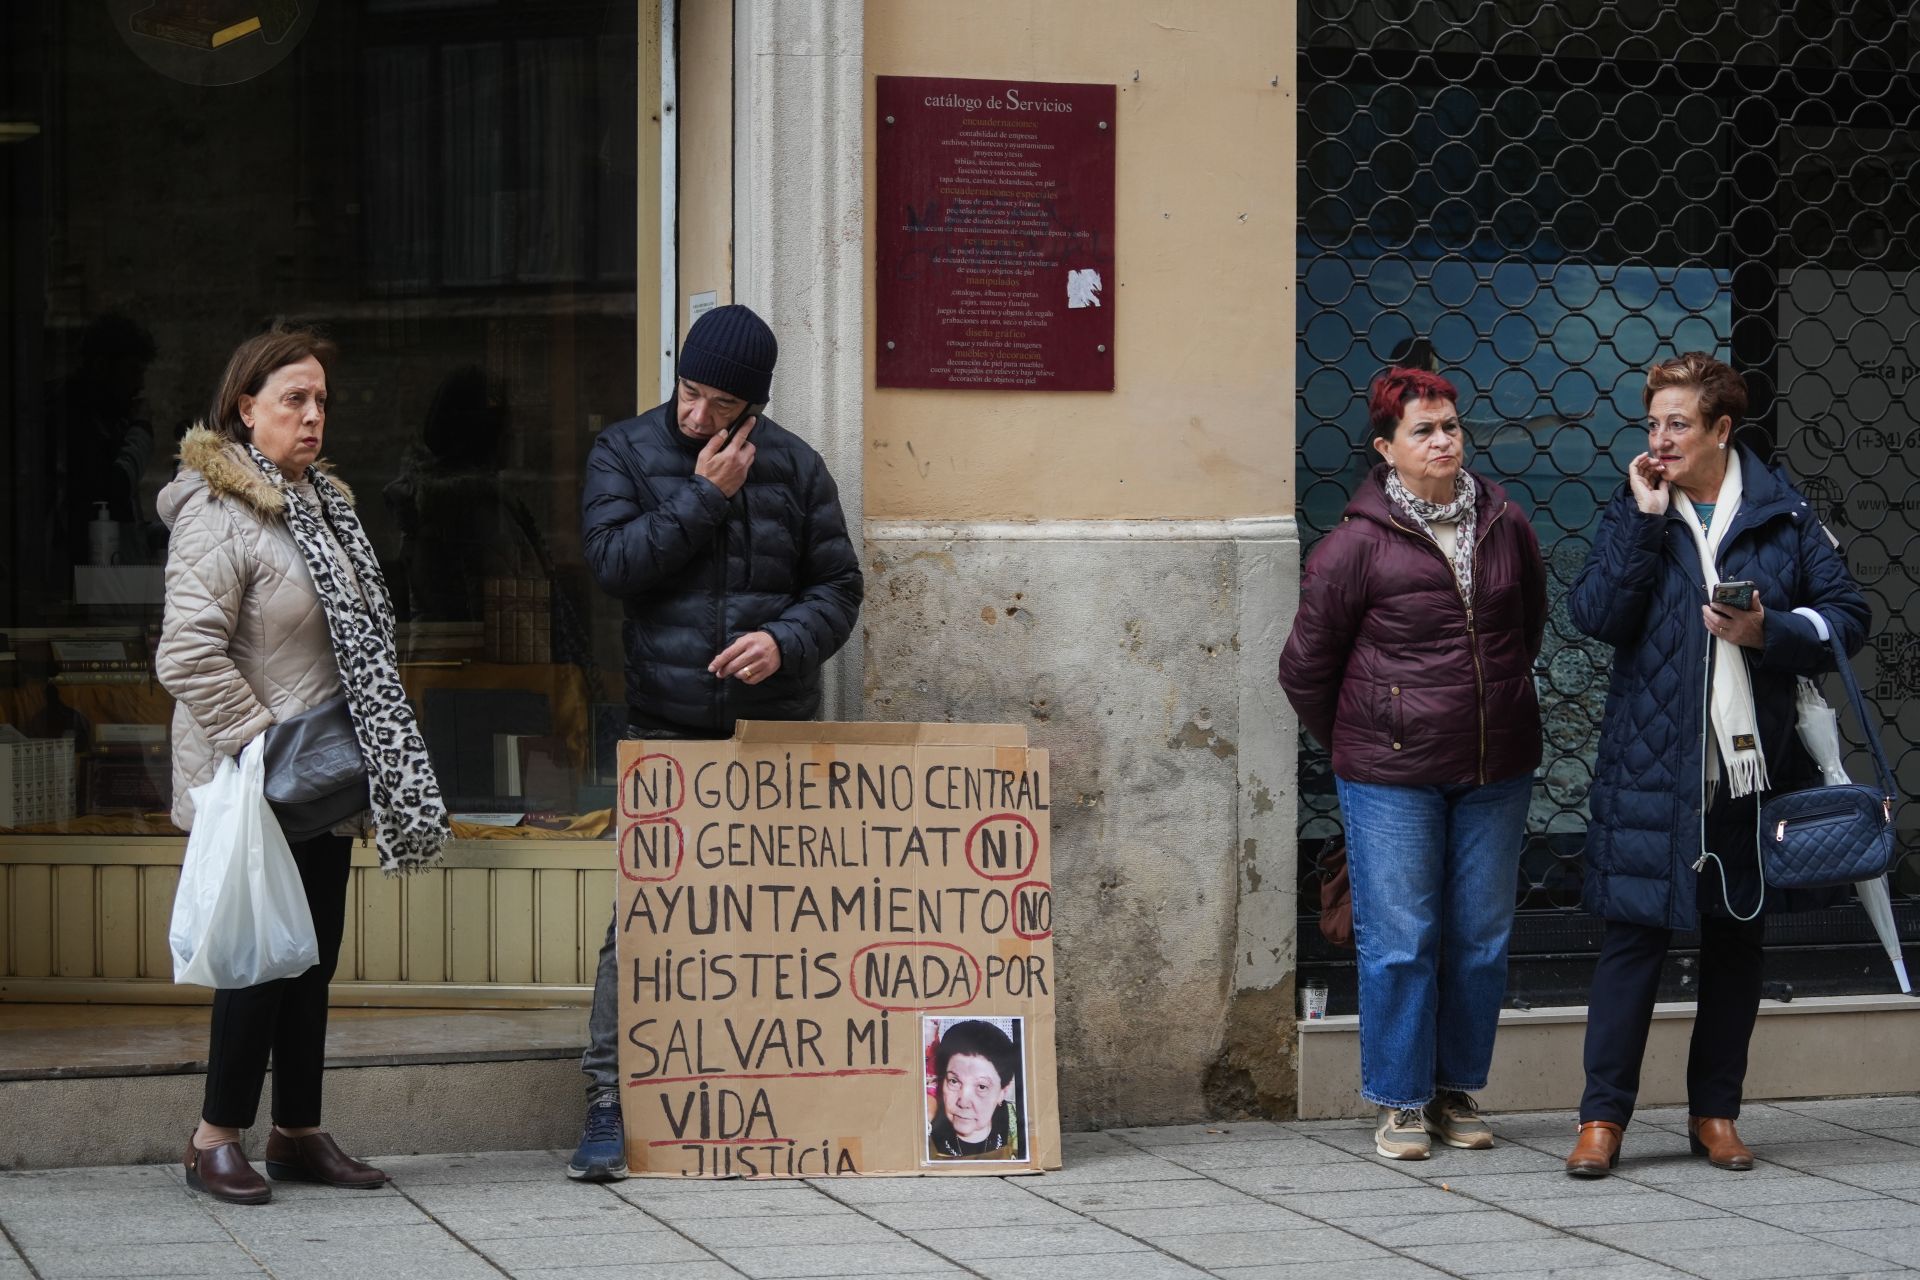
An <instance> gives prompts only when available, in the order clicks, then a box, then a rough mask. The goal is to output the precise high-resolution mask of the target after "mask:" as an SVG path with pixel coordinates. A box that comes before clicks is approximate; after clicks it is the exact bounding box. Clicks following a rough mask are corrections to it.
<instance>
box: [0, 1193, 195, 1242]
mask: <svg viewBox="0 0 1920 1280" xmlns="http://www.w3.org/2000/svg"><path fill="white" fill-rule="evenodd" d="M91 1200H92V1197H88V1198H87V1201H88V1202H82V1203H78V1204H76V1203H74V1202H72V1201H64V1202H60V1203H55V1204H35V1205H33V1206H32V1207H31V1208H28V1209H13V1210H8V1211H7V1212H5V1213H4V1214H0V1221H3V1222H5V1223H6V1227H7V1230H8V1231H10V1232H12V1233H13V1236H14V1238H15V1239H16V1240H18V1241H19V1242H20V1245H21V1247H22V1248H24V1249H27V1250H29V1251H32V1250H36V1249H59V1248H83V1249H84V1248H105V1247H106V1246H108V1245H123V1244H124V1245H166V1244H218V1243H223V1242H225V1241H228V1240H230V1239H232V1237H230V1236H229V1235H228V1234H227V1229H226V1228H225V1227H223V1226H221V1225H220V1222H219V1220H218V1219H217V1218H215V1217H214V1216H213V1215H212V1214H210V1213H208V1212H207V1211H206V1210H205V1209H202V1208H201V1207H200V1206H199V1205H197V1204H192V1203H182V1202H181V1200H180V1199H178V1198H175V1197H168V1198H167V1203H166V1207H165V1208H164V1209H160V1210H155V1209H148V1208H142V1209H124V1208H121V1207H119V1206H115V1207H114V1208H113V1209H111V1210H108V1211H106V1212H102V1208H101V1206H100V1205H98V1204H95V1203H90V1201H91ZM10 1252H11V1251H10V1250H8V1249H7V1248H6V1246H5V1243H4V1242H3V1241H0V1257H5V1256H7V1255H8V1254H9V1253H10Z"/></svg>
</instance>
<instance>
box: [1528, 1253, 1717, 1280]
mask: <svg viewBox="0 0 1920 1280" xmlns="http://www.w3.org/2000/svg"><path fill="white" fill-rule="evenodd" d="M1491 1274H1494V1275H1497V1276H1498V1277H1499V1280H1692V1277H1691V1276H1689V1275H1688V1274H1687V1273H1686V1272H1684V1271H1681V1270H1678V1269H1676V1268H1674V1267H1669V1266H1667V1265H1666V1264H1664V1263H1659V1262H1648V1261H1647V1260H1645V1259H1644V1258H1628V1259H1627V1260H1626V1261H1624V1262H1608V1263H1602V1264H1601V1265H1600V1266H1597V1267H1592V1266H1586V1267H1549V1268H1547V1269H1546V1270H1544V1271H1499V1272H1493V1273H1491Z"/></svg>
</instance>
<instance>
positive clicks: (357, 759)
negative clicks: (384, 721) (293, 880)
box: [261, 694, 370, 844]
mask: <svg viewBox="0 0 1920 1280" xmlns="http://www.w3.org/2000/svg"><path fill="white" fill-rule="evenodd" d="M261 754H262V755H263V756H264V757H265V759H264V760H263V762H262V763H263V764H264V765H265V767H266V795H267V804H268V805H269V806H271V807H272V809H273V816H274V817H276V818H278V819H279V820H280V831H281V833H282V834H283V835H285V836H286V837H287V841H288V843H290V844H291V843H293V842H295V841H299V840H310V839H312V838H313V837H314V836H317V835H324V834H325V833H327V832H329V831H331V830H333V828H334V827H336V826H338V825H339V824H340V823H342V822H345V821H347V820H348V819H350V818H354V817H357V816H359V815H360V814H361V813H364V812H365V811H366V809H367V807H368V805H369V803H370V801H369V800H368V798H367V763H366V761H365V760H364V759H362V758H361V756H360V739H359V738H358V737H357V736H355V734H354V732H353V713H352V712H351V711H349V710H348V709H347V698H346V695H345V694H341V695H340V696H339V697H337V698H334V699H331V700H330V701H327V702H323V703H321V704H320V705H319V706H317V707H310V708H308V709H307V710H305V711H302V712H301V713H300V714H299V715H297V716H289V717H288V718H287V719H285V720H282V721H281V722H280V723H278V724H276V725H273V726H271V727H270V728H268V730H267V741H266V747H265V750H264V751H263V752H262V753H261Z"/></svg>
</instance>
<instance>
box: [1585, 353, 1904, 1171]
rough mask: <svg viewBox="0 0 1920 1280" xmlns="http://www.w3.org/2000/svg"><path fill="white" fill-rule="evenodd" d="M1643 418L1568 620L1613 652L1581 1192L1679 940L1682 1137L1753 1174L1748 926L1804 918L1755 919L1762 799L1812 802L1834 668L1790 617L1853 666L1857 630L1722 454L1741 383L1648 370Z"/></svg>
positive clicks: (1597, 784) (1824, 544) (1853, 614)
mask: <svg viewBox="0 0 1920 1280" xmlns="http://www.w3.org/2000/svg"><path fill="white" fill-rule="evenodd" d="M1645 401H1646V406H1647V451H1646V452H1645V453H1643V454H1640V455H1639V456H1638V457H1636V458H1634V460H1633V461H1632V462H1631V463H1630V464H1628V468H1627V483H1626V484H1625V485H1623V486H1621V489H1620V491H1619V493H1618V494H1616V495H1615V496H1614V499H1613V501H1612V502H1611V503H1609V504H1608V506H1607V510H1606V512H1605V514H1604V515H1603V517H1602V518H1601V522H1600V530H1599V532H1598V533H1597V534H1596V535H1595V537H1594V541H1593V551H1592V554H1590V555H1589V556H1588V557H1587V563H1586V565H1585V567H1583V568H1582V569H1581V571H1580V575H1579V577H1578V578H1576V579H1575V580H1574V584H1573V592H1572V595H1571V597H1570V599H1569V602H1568V603H1569V607H1570V612H1571V613H1572V616H1573V621H1574V625H1575V626H1577V627H1579V628H1580V629H1581V630H1582V631H1584V632H1586V633H1587V634H1588V635H1590V636H1592V637H1594V638H1595V639H1597V640H1604V641H1606V642H1607V643H1609V644H1611V645H1613V647H1614V663H1613V677H1612V683H1611V686H1610V687H1609V689H1608V692H1607V706H1606V714H1605V718H1604V720H1603V721H1602V724H1601V730H1600V750H1599V759H1598V763H1597V767H1596V769H1595V774H1594V783H1593V791H1592V821H1591V823H1590V824H1589V826H1588V829H1587V850H1586V863H1587V871H1586V885H1585V892H1584V895H1583V897H1584V902H1585V905H1586V908H1587V910H1589V911H1591V912H1593V913H1594V914H1595V915H1598V916H1600V917H1602V918H1603V919H1604V920H1605V921H1606V938H1605V941H1604V942H1603V943H1602V945H1601V950H1600V958H1599V962H1598V964H1597V965H1596V967H1595V969H1594V976H1593V990H1592V993H1591V995H1590V996H1589V997H1588V1002H1587V1038H1586V1076H1587V1080H1586V1091H1585V1093H1584V1095H1583V1096H1582V1098H1581V1102H1580V1136H1579V1142H1578V1144H1577V1145H1576V1146H1575V1148H1574V1151H1573V1154H1572V1155H1571V1156H1569V1157H1568V1159H1567V1172H1569V1173H1571V1174H1573V1175H1575V1176H1577V1177H1604V1176H1605V1175H1606V1174H1607V1172H1608V1171H1609V1170H1610V1169H1611V1168H1612V1167H1613V1165H1614V1164H1615V1162H1616V1161H1617V1160H1618V1159H1619V1154H1620V1142H1621V1133H1622V1131H1623V1130H1624V1129H1625V1127H1626V1125H1627V1122H1628V1120H1629V1119H1630V1118H1631V1117H1632V1115H1633V1106H1634V1101H1635V1098H1636V1096H1637V1094H1638V1092H1639V1086H1640V1062H1641V1058H1642V1056H1643V1055H1644V1053H1645V1051H1646V1044H1647V1029H1648V1026H1649V1024H1650V1023H1651V1021H1652V1018H1653V1004H1654V996H1655V993H1656V991H1657V989H1658V987H1659V982H1660V970H1661V965H1662V963H1663V961H1664V960H1665V958H1666V954H1667V948H1668V946H1669V944H1670V943H1671V940H1672V937H1673V934H1674V933H1675V932H1679V931H1686V930H1694V929H1698V930H1699V931H1700V969H1699V974H1700V987H1699V1006H1698V1011H1697V1014H1696V1016H1695V1019H1694V1027H1693V1040H1692V1045H1691V1048H1690V1049H1689V1052H1688V1057H1687V1102H1688V1108H1687V1109H1688V1112H1689V1118H1688V1121H1687V1129H1688V1135H1689V1138H1690V1142H1691V1146H1692V1149H1693V1151H1694V1152H1695V1154H1697V1155H1704V1156H1706V1157H1707V1158H1708V1160H1709V1161H1711V1162H1712V1163H1713V1164H1714V1165H1715V1166H1716V1167H1719V1168H1723V1169H1750V1168H1752V1167H1753V1153H1752V1152H1751V1151H1749V1150H1748V1149H1747V1148H1746V1146H1745V1145H1744V1144H1743V1143H1742V1142H1741V1141H1740V1137H1739V1134H1738V1133H1737V1132H1736V1130H1735V1128H1734V1121H1735V1120H1736V1119H1737V1118H1738V1117H1739V1114H1740V1098H1741V1088H1742V1085H1743V1083H1744V1081H1745V1078H1746V1071H1747V1043H1748V1041H1749V1040H1750V1039H1751V1037H1752V1034H1753V1023H1754V1018H1755V1015H1756V1014H1757V1013H1758V1011H1759V1007H1760V968H1761V938H1762V934H1763V931H1764V930H1763V924H1764V920H1763V907H1764V908H1766V909H1774V910H1793V909H1796V908H1798V907H1804V906H1811V905H1818V902H1817V901H1815V900H1813V899H1814V896H1813V895H1807V894H1786V893H1780V892H1777V891H1775V892H1766V893H1764V902H1763V892H1764V891H1763V886H1762V884H1761V881H1760V877H1759V863H1758V852H1757V849H1756V841H1755V825H1756V823H1757V822H1758V810H1759V805H1760V804H1761V803H1762V802H1763V801H1764V800H1765V798H1766V797H1767V796H1769V795H1771V794H1773V793H1774V792H1776V791H1790V790H1794V789H1796V788H1798V787H1804V786H1812V785H1817V784H1818V782H1819V772H1818V769H1817V768H1816V767H1815V766H1814V763H1813V761H1812V759H1811V757H1809V756H1808V754H1807V753H1806V750H1805V748H1803V747H1802V746H1801V745H1800V742H1799V738H1798V735H1797V734H1796V732H1795V729H1794V720H1795V712H1794V690H1795V679H1796V677H1799V676H1803V675H1804V676H1815V675H1818V674H1819V673H1820V672H1821V671H1830V670H1832V668H1833V657H1832V650H1831V649H1830V648H1829V646H1828V645H1827V643H1826V642H1825V641H1823V640H1822V639H1821V638H1820V636H1819V634H1818V632H1817V631H1816V630H1815V629H1814V626H1813V624H1812V623H1811V622H1809V621H1808V620H1807V619H1805V618H1802V617H1796V616H1795V615H1794V613H1793V610H1794V609H1796V608H1803V607H1810V608H1813V609H1816V610H1818V611H1819V613H1820V615H1821V616H1822V617H1823V618H1824V619H1825V620H1826V622H1827V625H1828V626H1829V627H1831V628H1832V629H1833V631H1834V632H1835V633H1836V634H1837V635H1838V636H1839V637H1840V639H1841V641H1842V643H1843V644H1844V645H1845V647H1846V649H1847V651H1848V652H1849V653H1852V652H1854V651H1856V650H1858V649H1859V647H1860V645H1861V643H1862V642H1863V640H1864V639H1865V637H1866V633H1867V624H1868V621H1869V611H1868V608H1867V602H1866V600H1865V598H1864V597H1863V596H1862V595H1861V594H1860V588H1859V587H1858V586H1857V585H1855V583H1854V581H1853V578H1852V577H1851V576H1850V575H1849V574H1848V572H1847V568H1846V565H1845V564H1844V563H1843V562H1842V560H1841V558H1840V556H1839V554H1838V552H1837V551H1836V549H1835V543H1834V542H1833V540H1832V538H1831V537H1830V536H1829V535H1828V534H1827V532H1826V530H1825V528H1824V527H1823V526H1822V525H1821V524H1820V522H1819V520H1818V519H1817V518H1816V517H1815V514H1814V511H1813V508H1812V506H1811V505H1810V504H1809V503H1808V501H1807V499H1806V498H1805V497H1803V496H1802V495H1801V494H1800V492H1799V491H1798V490H1796V489H1795V488H1794V487H1793V485H1792V484H1791V483H1790V482H1789V481H1788V479H1787V477H1786V475H1785V473H1784V472H1783V471H1781V470H1778V469H1773V468H1769V467H1768V466H1767V465H1766V464H1765V463H1763V462H1762V461H1761V460H1760V459H1759V458H1758V457H1757V456H1756V455H1755V454H1753V453H1752V452H1751V451H1749V450H1747V449H1745V448H1742V447H1741V446H1739V445H1736V444H1734V443H1733V440H1732V436H1733V429H1734V426H1735V424H1736V423H1737V422H1738V421H1739V419H1740V417H1741V415H1742V414H1744V413H1745V412H1746V408H1747V391H1746V386H1745V384H1744V383H1743V382H1742V380H1741V378H1740V375H1739V374H1737V373H1735V372H1734V371H1733V370H1732V369H1730V368H1728V367H1727V366H1726V365H1724V364H1722V363H1721V362H1720V361H1718V360H1715V359H1713V358H1712V357H1710V356H1707V355H1703V354H1701V353H1699V352H1689V353H1688V354H1685V355H1682V356H1677V357H1675V358H1674V359H1671V360H1668V361H1665V362H1664V363H1661V364H1657V365H1655V366H1654V367H1653V368H1652V369H1650V370H1649V371H1648V373H1647V388H1646V392H1645ZM1722 582H1725V583H1734V582H1751V583H1753V584H1754V587H1755V590H1754V593H1753V599H1752V603H1751V604H1750V605H1749V606H1748V607H1747V608H1745V609H1735V608H1732V607H1730V606H1728V605H1716V604H1712V603H1710V599H1711V588H1712V587H1713V586H1714V585H1715V584H1717V583H1722ZM1706 854H1711V855H1713V856H1711V857H1704V856H1703V855H1706Z"/></svg>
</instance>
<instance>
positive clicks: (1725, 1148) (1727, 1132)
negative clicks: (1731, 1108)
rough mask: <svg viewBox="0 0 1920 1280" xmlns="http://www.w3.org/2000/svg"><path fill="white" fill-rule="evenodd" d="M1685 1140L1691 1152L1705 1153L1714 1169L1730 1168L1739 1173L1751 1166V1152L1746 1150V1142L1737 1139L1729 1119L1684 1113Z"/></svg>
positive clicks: (1699, 1154)
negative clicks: (1685, 1120)
mask: <svg viewBox="0 0 1920 1280" xmlns="http://www.w3.org/2000/svg"><path fill="white" fill-rule="evenodd" d="M1687 1142H1688V1144H1689V1145H1690V1146H1692V1147H1693V1154H1695V1155H1697V1156H1705V1157H1706V1158H1707V1163H1708V1164H1710V1165H1712V1166H1713V1167H1714V1168H1716V1169H1732V1170H1733V1171H1734V1172H1736V1173H1740V1172H1743V1171H1745V1170H1747V1169H1751V1168H1753V1152H1751V1151H1749V1150H1747V1144H1746V1143H1744V1142H1742V1141H1740V1135H1739V1134H1738V1133H1736V1132H1734V1128H1733V1121H1731V1120H1716V1119H1714V1118H1712V1117H1711V1116H1688V1117H1687Z"/></svg>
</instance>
